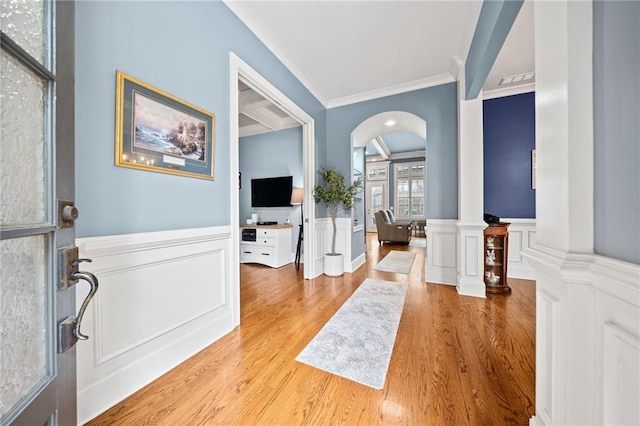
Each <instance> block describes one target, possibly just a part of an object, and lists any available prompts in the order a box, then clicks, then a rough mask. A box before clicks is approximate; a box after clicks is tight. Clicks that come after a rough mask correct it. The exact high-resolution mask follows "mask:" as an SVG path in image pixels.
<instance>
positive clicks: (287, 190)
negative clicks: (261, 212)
mask: <svg viewBox="0 0 640 426" xmlns="http://www.w3.org/2000/svg"><path fill="white" fill-rule="evenodd" d="M292 189H293V176H279V177H270V178H263V179H251V207H290V206H291V190H292Z"/></svg>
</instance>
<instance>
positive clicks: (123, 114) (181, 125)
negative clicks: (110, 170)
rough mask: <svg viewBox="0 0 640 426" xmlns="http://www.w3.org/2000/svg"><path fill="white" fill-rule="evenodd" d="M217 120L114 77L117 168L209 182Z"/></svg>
mask: <svg viewBox="0 0 640 426" xmlns="http://www.w3.org/2000/svg"><path fill="white" fill-rule="evenodd" d="M215 122H216V119H215V115H213V114H211V113H210V112H207V111H205V110H203V109H201V108H198V107H197V106H195V105H192V104H190V103H188V102H186V101H183V100H182V99H179V98H177V97H175V96H173V95H171V94H169V93H167V92H164V91H162V90H160V89H157V88H155V87H153V86H151V85H149V84H146V83H144V82H142V81H140V80H137V79H135V78H133V77H131V76H129V75H127V74H125V73H123V72H121V71H117V73H116V138H115V139H116V149H115V156H116V158H115V164H116V166H120V167H130V168H134V169H140V170H147V171H152V172H159V173H169V174H173V175H179V176H188V177H194V178H199V179H209V180H213V177H214V159H215V152H214V150H215Z"/></svg>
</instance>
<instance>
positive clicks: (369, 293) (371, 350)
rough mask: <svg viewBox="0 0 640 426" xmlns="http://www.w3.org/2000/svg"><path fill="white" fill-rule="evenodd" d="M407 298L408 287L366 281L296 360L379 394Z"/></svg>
mask: <svg viewBox="0 0 640 426" xmlns="http://www.w3.org/2000/svg"><path fill="white" fill-rule="evenodd" d="M406 295H407V284H404V283H396V282H390V281H381V280H374V279H371V278H367V279H366V280H364V282H363V283H362V284H361V285H360V287H358V289H357V290H356V291H355V292H354V293H353V294H352V295H351V297H350V298H349V299H348V300H347V301H346V302H345V303H344V305H342V307H340V309H339V310H338V312H336V313H335V314H334V315H333V317H331V319H330V320H329V321H328V322H327V323H326V324H325V326H324V327H323V328H322V329H321V330H320V331H319V332H318V334H317V335H316V336H315V337H314V338H313V340H311V342H310V343H309V344H308V345H307V347H305V348H304V350H303V351H302V352H300V355H298V357H297V358H296V360H297V361H299V362H303V363H305V364H308V365H311V366H313V367H316V368H319V369H321V370H324V371H328V372H329V373H333V374H337V375H338V376H342V377H345V378H347V379H349V380H353V381H355V382H358V383H362V384H364V385H367V386H371V387H372V388H376V389H382V387H383V386H384V381H385V378H386V376H387V369H388V368H389V361H390V359H391V352H392V351H393V345H394V343H395V340H396V333H397V332H398V324H399V323H400V317H401V316H402V309H403V308H404V300H405V296H406Z"/></svg>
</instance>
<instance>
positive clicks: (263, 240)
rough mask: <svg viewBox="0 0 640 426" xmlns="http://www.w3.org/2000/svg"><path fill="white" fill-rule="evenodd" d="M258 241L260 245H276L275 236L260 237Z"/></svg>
mask: <svg viewBox="0 0 640 426" xmlns="http://www.w3.org/2000/svg"><path fill="white" fill-rule="evenodd" d="M256 243H257V245H258V246H260V247H275V246H276V239H275V238H264V237H258V241H256Z"/></svg>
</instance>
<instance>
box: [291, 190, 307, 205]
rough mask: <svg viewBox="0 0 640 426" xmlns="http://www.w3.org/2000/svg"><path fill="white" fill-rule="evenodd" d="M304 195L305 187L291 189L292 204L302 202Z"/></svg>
mask: <svg viewBox="0 0 640 426" xmlns="http://www.w3.org/2000/svg"><path fill="white" fill-rule="evenodd" d="M303 195H304V188H293V190H292V191H291V204H292V205H297V204H302V198H303Z"/></svg>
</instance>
